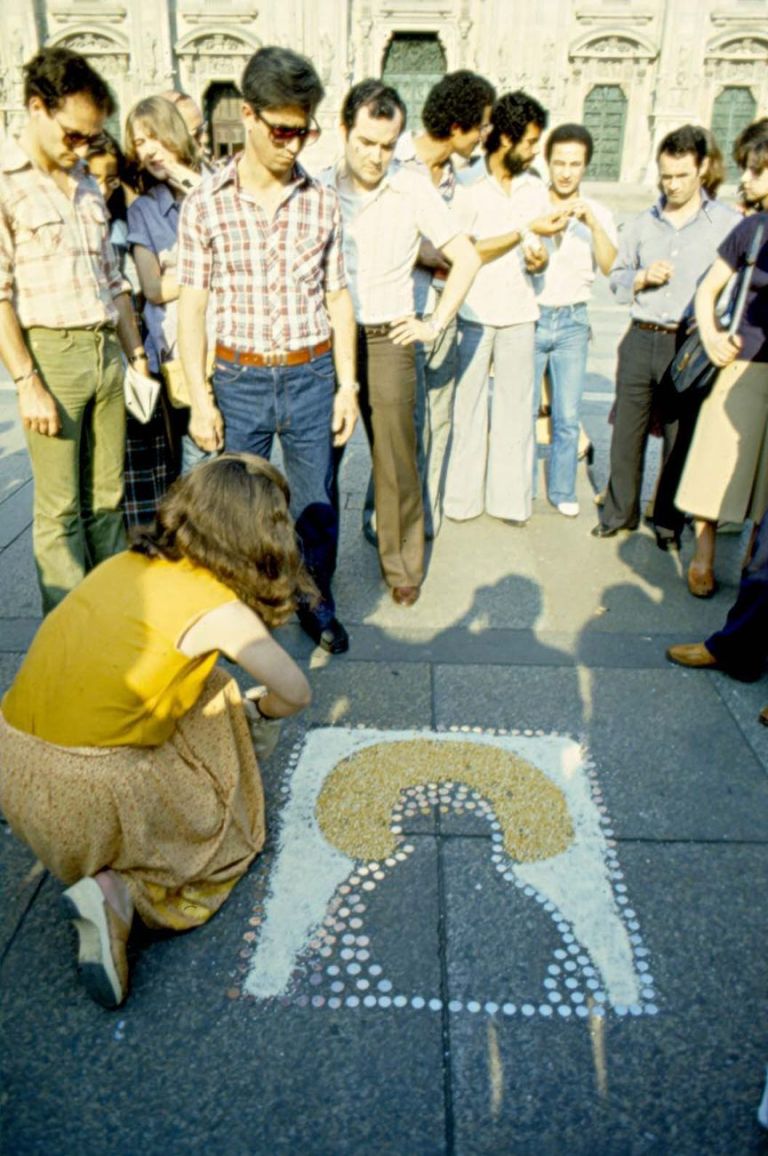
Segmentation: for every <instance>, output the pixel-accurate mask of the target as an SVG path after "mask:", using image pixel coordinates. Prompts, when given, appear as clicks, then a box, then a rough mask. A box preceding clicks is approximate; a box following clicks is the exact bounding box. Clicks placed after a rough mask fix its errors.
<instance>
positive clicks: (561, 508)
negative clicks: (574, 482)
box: [557, 502, 579, 518]
mask: <svg viewBox="0 0 768 1156" xmlns="http://www.w3.org/2000/svg"><path fill="white" fill-rule="evenodd" d="M557 509H558V512H559V513H561V514H564V515H565V517H566V518H578V516H579V503H578V502H558V503H557Z"/></svg>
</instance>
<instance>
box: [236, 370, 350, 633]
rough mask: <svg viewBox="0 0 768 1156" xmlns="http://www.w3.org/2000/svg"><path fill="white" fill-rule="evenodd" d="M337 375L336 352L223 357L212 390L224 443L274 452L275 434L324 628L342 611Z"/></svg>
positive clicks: (238, 449) (261, 452)
mask: <svg viewBox="0 0 768 1156" xmlns="http://www.w3.org/2000/svg"><path fill="white" fill-rule="evenodd" d="M334 389H335V378H334V372H333V361H332V358H331V354H330V353H326V354H323V356H322V357H317V358H315V359H314V360H312V361H309V362H307V363H306V364H305V365H296V366H274V367H271V368H257V367H255V366H249V365H240V364H238V363H237V362H232V361H222V360H218V359H217V361H216V364H215V367H214V374H213V390H214V393H215V395H216V403H217V405H218V407H219V409H220V411H221V416H222V418H223V419H224V448H225V450H234V451H235V452H239V453H252V454H259V456H260V457H263V458H269V455H270V453H271V451H272V443H273V441H274V438H275V434H277V435H278V437H279V438H280V445H281V447H282V451H283V462H284V464H285V473H286V477H287V479H288V485H289V486H290V489H291V514H292V515H293V518H294V521H295V523H296V532H297V534H298V536H299V539H300V541H301V548H302V553H303V556H304V561H305V562H306V565H307V569H308V570H309V572H310V574H311V575H312V577H313V578H314V580H315V582H316V583H317V586H318V589H319V590H320V595H321V598H322V601H321V602H320V603H319V605H318V606H316V607H315V608H314V612H313V613H314V617H315V618H316V620H317V622H318V623H319V624H320V626H321V627H325V626H327V625H328V623H329V622H330V621H331V619H332V618H333V616H334V613H335V606H334V602H333V595H332V594H331V580H332V578H333V572H334V570H335V568H336V551H337V548H338V541H339V523H338V517H337V515H336V512H335V510H334V508H333V505H332V504H331V417H332V413H333V394H334Z"/></svg>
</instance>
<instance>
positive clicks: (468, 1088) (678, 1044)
mask: <svg viewBox="0 0 768 1156" xmlns="http://www.w3.org/2000/svg"><path fill="white" fill-rule="evenodd" d="M450 854H451V855H452V862H451V866H450V871H451V875H452V877H453V878H455V879H456V880H457V884H458V885H457V886H456V888H455V894H454V893H453V891H452V892H451V900H452V904H451V908H450V909H449V915H448V945H449V960H450V962H449V967H450V968H451V969H452V970H454V971H457V970H460V969H461V968H462V967H463V963H462V960H463V958H464V957H465V954H466V951H467V950H468V948H469V947H470V944H469V940H470V937H473V938H474V941H475V952H474V956H475V967H476V968H477V970H478V971H479V972H481V971H482V969H485V971H486V973H490V974H491V975H493V974H498V972H499V971H500V970H501V969H503V968H504V967H505V966H511V967H515V966H516V965H517V956H518V955H519V954H521V953H524V952H526V950H527V947H528V943H527V941H526V940H525V939H522V938H521V937H520V936H519V935H513V936H511V937H509V936H508V934H507V925H506V923H505V919H504V916H503V914H502V912H501V911H500V910H499V909H498V908H496V907H494V906H493V905H492V904H490V903H488V904H487V905H486V906H485V908H483V907H478V903H477V899H476V895H473V894H471V893H470V894H468V891H470V890H471V889H470V888H465V887H463V886H462V882H463V880H465V879H467V880H468V882H469V883H470V884H471V883H472V881H474V880H477V881H479V882H481V885H482V886H484V887H489V886H492V885H493V881H492V879H491V878H490V872H489V870H488V866H487V864H484V862H483V860H484V856H485V852H484V851H483V849H482V848H481V847H479V846H477V845H476V844H474V843H472V844H470V843H469V842H467V841H464V842H460V843H457V844H454V843H451V845H450ZM619 856H620V860H621V863H622V865H623V868H624V873H625V878H626V881H627V884H628V886H629V888H630V892H631V894H632V897H633V902H634V904H635V906H636V907H637V910H638V917H639V919H640V921H641V925H642V928H643V933H644V940H645V942H646V944H647V946H648V948H649V951H650V954H649V956H648V958H649V960H650V961H651V965H652V967H653V979H654V981H655V984H656V985H657V988H658V993H659V994H658V1008H659V1010H658V1014H656V1015H654V1016H639V1017H634V1016H632V1015H623V1016H616V1015H615V1013H611V1012H609V1013H608V1014H607V1015H606V1016H605V1017H604V1018H602V1019H601V1020H598V1021H595V1020H593V1019H591V1018H589V1017H587V1018H585V1019H583V1020H582V1019H576V1017H574V1016H573V1015H571V1016H570V1017H568V1018H567V1019H563V1018H562V1017H560V1016H558V1015H557V1014H554V1015H553V1016H551V1017H549V1018H547V1019H544V1018H542V1017H541V1016H540V1015H539V1016H537V1015H531V1016H529V1017H520V1016H512V1017H507V1016H505V1015H504V1014H503V1012H497V1013H495V1014H494V1015H493V1016H492V1017H488V1016H483V1015H479V1014H478V1015H476V1016H473V1017H462V1016H455V1017H453V1018H452V1019H451V1020H450V1049H451V1070H452V1074H453V1084H452V1104H453V1113H454V1129H455V1131H454V1144H455V1148H454V1150H455V1152H456V1153H457V1154H458V1156H477V1154H480V1153H483V1154H485V1153H488V1154H491V1153H498V1152H514V1153H515V1154H516V1156H517V1154H521V1156H528V1154H530V1156H542V1154H543V1156H549V1154H550V1153H551V1154H553V1156H554V1154H555V1153H562V1152H568V1153H574V1154H576V1156H580V1154H582V1153H583V1154H584V1156H591V1154H593V1153H600V1154H601V1156H625V1154H626V1153H630V1152H631V1153H633V1154H635V1153H638V1154H639V1153H654V1154H659V1156H662V1154H664V1156H666V1154H668V1153H670V1152H674V1153H675V1154H676V1156H689V1154H690V1156H700V1154H702V1153H707V1154H708V1156H715V1154H722V1156H732V1154H734V1153H737V1152H738V1153H752V1152H754V1153H758V1152H764V1151H765V1140H764V1133H762V1131H761V1130H760V1129H759V1127H758V1126H757V1124H756V1122H755V1118H754V1113H755V1104H756V1103H757V1101H758V1099H759V1096H760V1091H761V1086H762V1079H763V1065H764V1062H765V1046H764V1044H765V1035H764V1033H763V1032H759V1031H758V1032H755V1030H754V1025H755V1023H764V1022H765V1018H766V1015H767V1014H768V996H767V994H766V993H767V991H768V989H767V988H766V984H765V967H764V951H763V938H764V936H763V928H764V926H765V920H766V916H767V915H768V897H767V896H766V891H765V888H764V887H762V886H760V885H759V884H758V881H759V880H761V879H763V878H764V877H765V870H766V866H768V848H766V847H765V846H763V847H759V848H758V847H738V848H736V847H722V846H720V847H713V846H689V845H687V846H679V845H678V846H669V845H654V846H646V845H637V844H634V845H633V844H631V843H629V844H626V843H620V844H619ZM533 914H534V915H536V914H538V912H536V911H535V910H534V912H533ZM531 918H532V916H531ZM541 922H543V923H546V919H545V918H544V919H543V920H542V921H541ZM548 934H549V931H548V929H547V928H546V927H545V928H544V929H543V930H542V929H541V928H539V930H538V933H533V934H532V935H531V938H532V939H533V947H534V951H535V950H536V948H537V946H538V944H539V943H540V942H541V937H542V935H544V936H547V935H548ZM478 942H482V943H483V945H484V949H483V950H480V949H479V947H478V946H477V945H478ZM502 945H503V946H502ZM504 947H506V949H507V954H508V957H509V958H510V964H509V965H507V963H506V960H505V958H504V955H503V954H501V953H500V949H501V951H502V952H503V950H504Z"/></svg>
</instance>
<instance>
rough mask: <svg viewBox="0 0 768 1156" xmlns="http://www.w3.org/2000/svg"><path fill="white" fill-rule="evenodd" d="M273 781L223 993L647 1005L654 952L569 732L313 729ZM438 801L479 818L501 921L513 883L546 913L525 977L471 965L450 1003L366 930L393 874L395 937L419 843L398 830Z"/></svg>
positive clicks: (319, 1000)
mask: <svg viewBox="0 0 768 1156" xmlns="http://www.w3.org/2000/svg"><path fill="white" fill-rule="evenodd" d="M282 791H283V795H284V797H285V800H286V802H285V805H284V807H283V809H282V815H281V828H280V832H279V836H278V839H277V844H276V848H275V851H274V853H273V855H272V856H271V857H270V858H269V862H268V863H267V864H266V866H265V869H264V870H263V871H262V872H261V873H260V882H259V883H257V892H258V893H257V895H256V897H255V903H254V909H253V915H252V917H251V919H250V925H251V926H250V927H249V930H248V931H247V932H246V934H245V937H244V938H245V946H244V947H243V949H242V951H241V957H242V960H243V961H244V962H241V965H240V972H241V980H242V982H241V985H240V986H239V987H235V988H232V989H230V992H229V994H230V996H231V997H232V998H235V997H238V996H243V997H246V998H250V999H255V1000H259V1001H262V1000H275V999H277V1000H280V1001H281V1002H283V1003H286V1004H292V1003H296V1004H299V1005H300V1006H304V1007H307V1006H309V1007H313V1008H342V1007H343V1008H358V1009H364V1008H384V1009H393V1010H396V1009H415V1010H421V1009H425V1008H426V1009H430V1010H432V1011H440V1010H442V1008H443V1007H444V1006H447V1008H448V1010H449V1011H450V1012H452V1013H456V1014H459V1013H462V1012H466V1013H470V1014H478V1013H485V1014H487V1015H495V1014H497V1013H498V1014H500V1015H504V1016H516V1015H517V1016H527V1017H541V1018H543V1019H547V1018H549V1019H553V1018H557V1017H562V1018H564V1019H568V1018H573V1019H577V1018H582V1019H585V1018H587V1017H604V1016H605V1015H608V1014H615V1015H618V1016H641V1015H656V1014H657V1012H658V1003H657V995H656V992H655V989H654V981H653V976H652V975H651V971H650V959H649V956H650V952H649V949H648V948H647V947H646V946H645V944H644V942H643V939H642V936H641V933H640V925H639V923H638V920H637V916H636V913H635V911H634V910H633V908H632V905H631V900H630V898H629V895H628V888H627V884H626V882H625V880H624V874H623V872H622V869H621V865H620V863H619V859H618V855H617V851H616V844H615V840H614V839H613V831H612V830H611V825H610V819H609V817H608V815H607V811H606V807H605V804H604V802H603V798H602V794H601V791H600V787H599V784H598V781H597V776H596V772H595V770H594V768H593V767H592V765H591V764H590V762H589V760H588V758H587V756H586V754H585V751H584V749H583V747H581V746H580V745H579V744H578V743H577V742H575V741H574V740H573V739H571V738H569V737H566V736H562V735H552V734H544V733H543V732H537V733H533V732H518V731H511V730H510V731H505V730H497V731H483V730H480V729H479V728H469V727H453V728H449V729H447V730H443V731H415V730H403V731H381V730H374V729H370V728H366V727H359V728H356V729H348V728H343V727H322V728H317V729H314V730H310V731H309V732H308V733H307V734H306V735H305V736H304V737H303V738H302V739H301V740H300V741H299V742H298V743H297V744H296V746H295V748H294V750H293V751H292V753H291V756H290V758H289V761H288V767H287V770H286V777H285V781H284V784H283V787H282ZM437 812H439V813H440V815H443V816H446V817H450V816H455V815H462V816H465V817H473V818H474V819H475V821H476V822H478V823H481V824H482V823H485V824H487V828H488V835H489V839H488V848H489V850H488V855H489V858H490V864H491V865H492V869H495V871H496V872H497V873H498V876H499V879H500V882H501V884H502V891H501V897H500V899H499V900H498V919H499V920H500V921H503V920H504V919H505V917H506V915H507V914H508V915H509V916H510V918H511V909H512V900H513V899H514V898H515V890H516V889H517V890H518V891H519V892H520V893H521V894H522V896H524V897H525V902H526V903H531V904H536V905H539V908H540V913H541V918H543V919H545V920H547V919H549V920H551V921H552V924H553V925H554V939H553V944H554V946H553V947H552V950H551V953H550V959H549V961H548V962H547V961H545V962H544V965H543V966H542V969H541V970H542V974H541V975H540V977H537V979H536V981H535V982H534V983H533V984H532V985H529V988H526V989H525V990H516V988H515V984H514V983H513V981H509V983H508V987H509V988H510V989H509V990H507V989H506V988H505V987H504V986H503V985H502V988H501V989H500V990H493V991H490V990H481V989H479V988H477V989H474V990H472V989H471V988H472V979H471V975H470V979H469V985H468V987H467V990H462V991H455V992H453V991H452V992H451V995H450V998H447V999H446V998H445V993H444V998H441V994H440V991H437V990H429V985H428V984H427V982H426V979H425V981H424V984H423V985H422V986H421V987H420V988H419V989H418V990H417V989H416V988H415V987H414V989H413V990H411V989H410V988H411V985H413V984H415V983H418V977H416V979H415V980H414V978H413V977H411V979H410V980H409V982H408V984H406V983H405V982H403V980H402V979H400V980H398V979H397V978H396V974H395V972H394V969H393V967H392V966H391V965H390V966H388V960H387V955H386V950H387V940H388V939H389V940H390V942H391V930H390V931H389V932H388V933H387V934H386V935H382V936H380V937H379V939H380V941H379V942H377V935H376V919H375V912H376V899H377V892H379V894H381V893H382V890H383V889H386V888H387V886H388V884H390V883H391V881H392V880H393V878H395V877H396V876H397V877H399V883H398V885H399V888H400V889H401V891H402V890H404V891H405V895H406V898H405V901H404V902H403V904H402V924H401V933H402V934H403V935H407V934H408V919H409V903H408V898H407V894H408V871H409V863H408V861H409V859H411V858H412V857H413V856H415V855H418V854H419V852H420V850H421V848H420V847H419V846H418V844H419V842H420V840H419V839H418V838H416V839H414V838H412V837H411V839H409V835H408V834H407V833H406V832H404V827H407V826H409V825H412V824H413V822H414V821H415V820H416V819H417V818H418V817H419V816H429V815H430V814H433V813H437ZM423 842H424V841H423V840H422V843H423ZM505 901H506V902H508V903H509V908H510V911H509V912H508V913H505V910H504V905H505ZM517 901H518V902H519V898H518V900H517ZM550 932H552V925H550ZM514 950H515V951H520V950H523V951H524V950H525V944H524V943H522V944H521V943H519V942H516V943H515V944H514ZM483 982H485V983H486V986H487V981H483ZM433 986H439V985H437V984H433ZM518 986H520V985H519V983H518ZM523 986H524V985H523ZM406 988H409V990H406Z"/></svg>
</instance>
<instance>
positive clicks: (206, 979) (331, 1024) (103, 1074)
mask: <svg viewBox="0 0 768 1156" xmlns="http://www.w3.org/2000/svg"><path fill="white" fill-rule="evenodd" d="M248 884H249V881H248V880H246V881H244V882H243V883H242V884H241V885H240V886H239V887H238V889H237V891H236V893H235V894H234V895H233V897H232V900H231V901H230V903H229V904H228V906H227V908H226V911H225V913H222V915H221V916H219V917H217V918H215V919H214V920H213V921H212V922H211V923H210V924H209V925H208V926H207V927H204V928H201V929H199V930H197V931H195V932H194V933H193V934H191V935H187V936H179V937H169V938H167V939H164V940H156V941H154V942H151V943H145V944H144V945H143V948H142V950H141V952H140V954H139V958H138V961H137V963H136V966H135V969H134V997H133V999H132V1000H131V1002H130V1003H129V1004H128V1005H126V1007H125V1008H124V1009H122V1010H121V1011H120V1012H118V1013H115V1014H112V1013H108V1012H105V1011H103V1010H101V1009H99V1008H98V1007H97V1006H95V1005H94V1004H92V1003H91V1002H90V1001H89V1000H88V999H87V998H86V997H85V996H84V995H83V993H82V991H81V990H80V989H79V987H78V985H77V983H76V980H75V976H74V967H73V934H72V932H71V930H70V928H69V927H68V926H67V925H66V924H65V923H64V922H63V921H62V920H61V919H60V918H59V916H58V911H57V903H58V890H59V889H58V887H57V886H55V885H54V884H52V883H47V884H46V886H45V888H44V889H43V892H42V894H41V896H40V899H39V900H38V902H37V903H36V905H35V908H34V912H33V913H32V914H31V915H30V917H29V918H28V919H27V921H26V922H25V925H24V928H23V931H22V933H21V934H20V936H19V937H18V940H17V942H16V943H15V944H14V949H13V951H12V953H11V956H10V958H9V961H8V963H7V964H6V969H5V983H4V985H3V986H4V994H3V996H2V1013H3V1019H4V1021H5V1024H6V1025H13V1029H12V1036H13V1047H8V1046H6V1047H4V1048H3V1049H2V1051H3V1055H2V1059H0V1064H1V1065H2V1069H3V1073H2V1074H3V1080H2V1082H3V1087H4V1098H5V1111H4V1125H3V1128H4V1139H3V1143H4V1148H3V1150H4V1151H6V1152H9V1153H10V1152H14V1153H21V1152H24V1153H25V1154H26V1153H30V1154H31V1153H41V1154H42V1153H46V1154H47V1153H52V1152H56V1153H57V1156H69V1154H72V1156H75V1154H78V1156H79V1154H81V1153H84V1152H88V1153H106V1152H115V1151H117V1150H118V1148H117V1147H116V1143H118V1144H119V1151H122V1152H133V1151H143V1152H147V1153H151V1154H154V1153H160V1152H190V1153H208V1152H210V1151H211V1150H213V1149H215V1150H216V1151H217V1152H221V1153H222V1154H223V1156H230V1154H232V1156H241V1154H242V1153H244V1152H253V1153H259V1152H275V1153H281V1154H282V1153H285V1154H286V1156H288V1154H292V1153H296V1152H302V1153H307V1154H312V1153H318V1154H320V1153H330V1152H334V1153H349V1154H354V1153H359V1152H362V1151H376V1152H381V1153H392V1154H393V1156H394V1154H396V1153H402V1152H404V1151H409V1150H410V1151H417V1152H420V1153H422V1152H423V1153H432V1152H434V1153H440V1152H443V1151H444V1150H445V1141H444V1134H445V1126H444V1108H443V1078H442V1066H443V1064H442V1032H441V1022H440V1017H439V1016H435V1015H432V1014H430V1013H428V1012H427V1013H426V1014H417V1013H415V1012H414V1013H412V1014H411V1015H410V1016H409V1019H408V1023H407V1036H404V1024H403V1020H402V1018H401V1015H400V1014H396V1013H392V1012H390V1013H386V1012H384V1011H377V1010H376V1009H374V1010H372V1011H371V1010H368V1009H363V1008H362V1007H358V1008H345V1009H343V1010H342V1011H339V1012H333V1011H330V1010H327V1009H324V1008H323V1009H316V1008H313V1007H311V1006H309V1007H300V1006H296V1005H291V1006H283V1005H281V1004H280V1003H276V1004H274V1005H271V1006H268V1007H267V1006H265V1005H261V1004H260V1005H254V1004H252V1003H248V1002H245V1001H243V1000H233V999H231V998H230V997H229V996H228V994H227V993H228V990H229V988H230V985H231V983H232V980H231V978H228V976H229V975H231V974H233V973H236V968H237V964H238V962H239V945H242V931H243V928H244V927H246V928H247V926H248V924H247V919H246V916H247V914H248V911H249V902H250V899H251V896H250V894H249V886H248ZM433 922H434V921H433ZM30 960H34V961H35V964H36V966H35V967H34V968H30ZM39 969H43V971H45V973H46V975H45V979H42V977H41V973H40V970H39ZM41 982H44V983H45V999H44V1000H41V999H40V984H41ZM8 1030H9V1029H8V1027H6V1033H8ZM8 1042H9V1041H8V1037H7V1036H6V1045H7V1044H8ZM105 1084H106V1085H108V1093H106V1094H105V1095H104V1096H103V1097H102V1096H100V1095H99V1094H98V1093H97V1094H96V1095H94V1092H95V1091H96V1090H97V1089H100V1088H103V1087H104V1085H105ZM32 1087H34V1088H35V1089H36V1092H35V1095H34V1096H32V1095H30V1094H29V1093H30V1088H32ZM106 1104H108V1107H106V1106H105V1105H106ZM117 1138H119V1140H118V1139H117Z"/></svg>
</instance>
